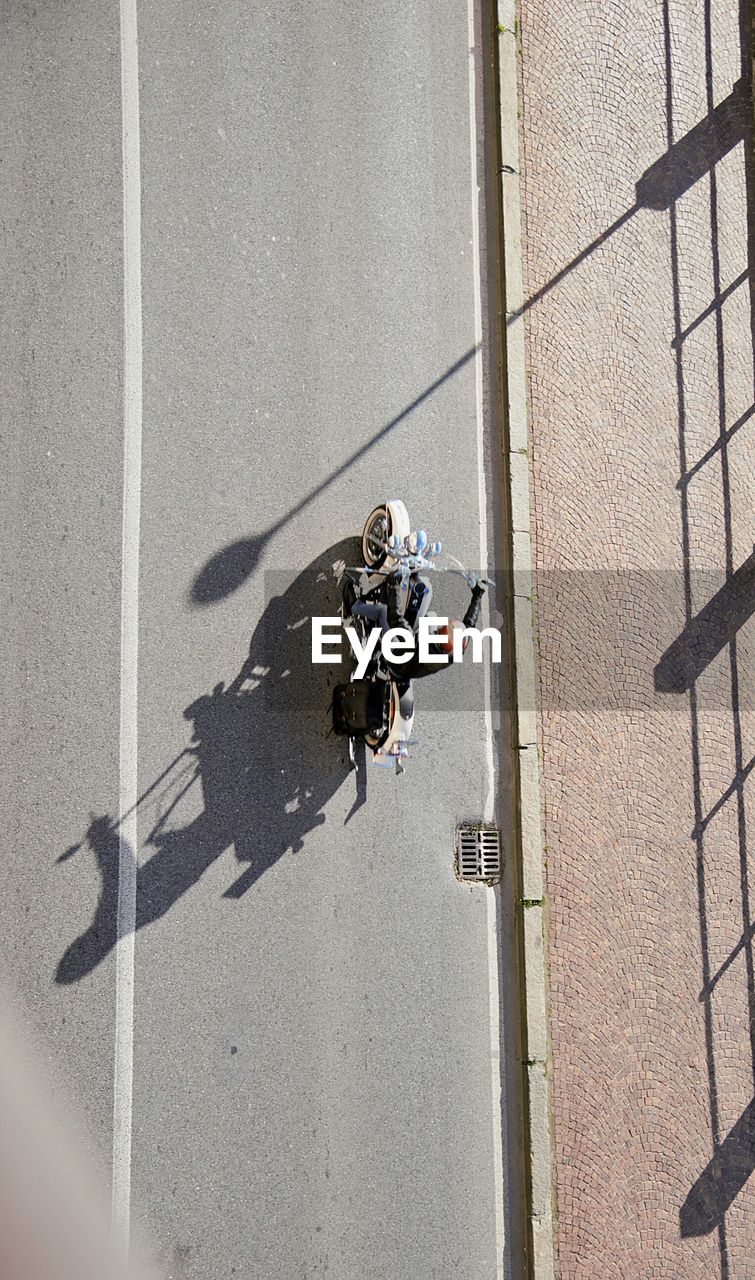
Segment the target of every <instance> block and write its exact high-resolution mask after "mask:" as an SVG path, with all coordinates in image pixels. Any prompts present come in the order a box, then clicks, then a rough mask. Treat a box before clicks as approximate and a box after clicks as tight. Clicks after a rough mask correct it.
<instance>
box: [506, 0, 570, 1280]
mask: <svg viewBox="0 0 755 1280" xmlns="http://www.w3.org/2000/svg"><path fill="white" fill-rule="evenodd" d="M517 9H518V6H517V5H516V3H515V0H496V5H495V9H494V17H495V20H496V23H497V30H496V32H495V33H494V38H495V47H496V64H497V66H496V73H497V83H496V86H495V88H496V96H497V100H498V111H499V116H498V130H499V136H498V143H499V155H500V165H501V167H502V171H501V173H500V174H499V186H498V198H499V210H500V219H501V224H502V229H503V255H502V256H503V262H502V271H501V276H502V280H501V289H502V302H503V306H502V315H501V329H502V332H501V356H502V384H503V421H504V450H505V454H506V458H505V461H506V470H507V483H508V491H509V492H508V498H509V513H510V514H509V519H510V527H509V530H508V533H509V538H510V551H511V556H512V570H513V572H512V582H513V608H512V624H513V651H514V652H513V667H514V686H515V696H514V707H513V710H514V717H515V728H514V733H515V751H514V755H515V760H516V771H517V778H516V783H517V792H518V805H517V830H516V848H517V855H518V857H519V859H520V872H521V903H520V905H521V917H520V927H521V936H522V956H523V975H522V978H523V1004H524V1010H523V1022H524V1043H525V1069H526V1074H525V1116H524V1124H525V1148H526V1150H525V1155H526V1162H527V1176H528V1183H529V1185H528V1188H527V1190H528V1197H527V1198H528V1217H529V1224H528V1226H529V1230H528V1235H529V1250H528V1253H529V1263H528V1272H529V1275H530V1277H531V1280H553V1277H554V1274H555V1271H554V1268H555V1242H554V1227H555V1214H554V1185H555V1178H554V1154H553V1139H552V1134H553V1125H552V1102H551V1055H550V1036H549V1028H548V1008H549V1000H548V960H547V939H546V911H547V903H546V897H545V890H544V880H545V876H544V845H543V834H542V820H541V807H540V768H539V759H538V747H537V715H536V707H537V703H536V692H537V660H536V646H535V618H534V611H533V605H532V599H531V594H530V591H531V587H530V584H531V581H532V569H533V565H532V543H533V536H534V528H533V525H532V516H531V510H530V493H529V458H530V453H529V448H530V442H529V429H528V420H527V396H526V372H525V345H524V319H523V314H522V306H523V302H524V295H523V284H522V246H521V234H522V233H521V206H520V174H519V112H518V100H519V94H518V79H517V77H518V51H517V32H518V23H517V19H516V12H517Z"/></svg>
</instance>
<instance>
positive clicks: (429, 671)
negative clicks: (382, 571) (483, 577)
mask: <svg viewBox="0 0 755 1280" xmlns="http://www.w3.org/2000/svg"><path fill="white" fill-rule="evenodd" d="M484 594H485V589H484V587H473V589H472V598H471V600H470V601H469V605H468V607H467V612H466V613H465V614H464V617H463V618H462V624H463V626H465V627H476V626H477V620H478V618H479V616H480V602H481V600H482V597H483V596H484ZM386 603H387V605H388V626H389V627H391V628H393V627H401V628H403V629H404V630H405V631H408V632H410V634H412V635H415V633H414V631H413V628H412V627H411V626H410V625H409V623H408V622H407V620H406V618H405V617H404V615H403V613H402V612H401V584H400V582H399V579H398V578H396V577H391V578H389V579H388V587H387V594H386ZM415 644H416V635H415ZM450 665H451V655H450V654H449V655H448V662H420V660H419V654H418V652H417V650H416V649H415V652H414V654H413V655H412V657H411V658H410V659H409V661H408V662H397V663H395V664H394V663H388V666H389V669H390V671H391V673H392V674H393V676H394V677H395V679H397V680H417V679H419V678H421V677H422V676H431V675H434V674H435V672H436V671H443V670H444V669H445V668H446V667H447V666H450Z"/></svg>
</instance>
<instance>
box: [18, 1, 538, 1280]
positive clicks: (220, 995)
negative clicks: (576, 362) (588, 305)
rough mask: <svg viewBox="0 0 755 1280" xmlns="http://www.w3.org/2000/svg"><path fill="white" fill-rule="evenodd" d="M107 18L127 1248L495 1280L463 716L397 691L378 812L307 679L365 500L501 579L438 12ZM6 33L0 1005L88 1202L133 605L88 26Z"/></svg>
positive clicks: (447, 17) (478, 932)
mask: <svg viewBox="0 0 755 1280" xmlns="http://www.w3.org/2000/svg"><path fill="white" fill-rule="evenodd" d="M138 21H139V51H138V56H139V87H140V113H139V133H140V141H141V218H142V223H141V238H140V243H141V272H142V276H141V295H142V307H143V316H142V334H141V340H142V352H143V379H142V389H143V419H142V431H141V448H142V466H141V480H140V512H141V530H140V540H139V560H138V570H139V576H138V627H139V630H138V639H139V649H138V732H139V746H138V786H139V790H140V792H142V793H143V792H147V795H146V798H145V799H144V800H143V802H142V803H141V804H140V807H139V850H138V858H139V864H140V870H139V879H138V892H137V901H136V926H137V928H136V935H135V942H134V960H133V991H134V1001H133V1018H132V1019H131V1018H129V1027H128V1030H129V1034H130V1033H131V1032H132V1033H133V1090H132V1093H131V1095H130V1097H128V1098H127V1099H126V1101H127V1103H128V1115H129V1117H130V1119H131V1123H132V1130H131V1143H130V1160H129V1165H130V1171H131V1202H130V1214H131V1220H132V1223H133V1226H134V1230H135V1231H136V1232H137V1233H138V1234H140V1235H143V1236H144V1237H145V1238H146V1239H147V1240H148V1241H149V1246H148V1247H149V1249H150V1251H151V1253H152V1254H153V1255H154V1257H155V1258H156V1259H157V1260H158V1262H159V1263H160V1265H161V1267H162V1269H163V1272H164V1274H165V1275H166V1276H168V1277H172V1278H173V1280H211V1278H214V1277H220V1276H229V1275H236V1276H238V1277H244V1278H246V1277H249V1280H253V1278H254V1280H257V1278H259V1280H278V1278H279V1277H280V1278H281V1280H284V1278H285V1280H289V1278H293V1277H323V1276H328V1277H333V1278H334V1280H362V1278H364V1280H402V1278H403V1277H410V1276H411V1277H414V1278H416V1280H430V1278H431V1277H443V1278H445V1277H453V1280H464V1278H467V1277H468V1278H469V1280H487V1278H488V1277H490V1278H491V1280H493V1278H494V1277H497V1276H498V1275H503V1274H504V1273H505V1274H507V1275H511V1276H518V1275H519V1274H521V1273H520V1271H519V1270H518V1267H519V1265H520V1262H519V1260H518V1252H517V1251H518V1225H517V1223H518V1214H519V1211H520V1205H519V1187H518V1185H512V1180H511V1177H510V1172H511V1170H512V1169H514V1168H515V1167H516V1153H515V1151H513V1150H512V1148H513V1147H515V1145H516V1135H509V1136H508V1137H507V1126H506V1123H505V1120H504V1121H502V1116H501V1112H500V1108H499V1106H498V1101H497V1098H496V1097H495V1070H494V1067H495V1057H496V1054H497V1053H498V1050H499V1047H500V1046H499V1037H498V1033H497V1030H496V1017H497V1014H496V1017H493V1018H492V1019H491V986H490V978H491V969H492V971H493V973H498V972H499V970H500V976H501V978H502V991H501V994H502V998H503V1003H504V1008H505V1009H506V1008H507V1001H510V1000H511V999H513V995H512V993H513V990H514V988H515V985H516V984H515V982H514V980H513V978H512V977H511V964H510V958H509V941H508V933H507V911H506V906H505V895H504V899H503V905H501V903H499V904H498V906H499V916H500V922H501V923H502V926H503V934H504V943H503V949H502V955H501V956H499V957H496V953H495V948H494V946H493V944H492V942H491V938H492V937H493V934H492V929H491V916H492V914H494V913H492V912H491V909H490V902H489V893H488V891H486V890H483V889H479V890H474V891H470V890H469V889H464V888H461V887H460V886H459V885H458V884H457V883H456V882H455V881H454V878H453V871H452V839H453V830H454V826H455V824H456V822H458V821H459V820H461V819H464V818H474V817H477V816H479V815H481V813H482V812H483V809H484V806H485V802H486V796H487V794H488V789H489V786H490V784H491V779H490V776H489V772H488V762H487V743H486V703H490V701H491V698H490V695H489V694H488V693H487V692H486V687H485V685H484V682H483V676H482V672H481V671H480V670H477V669H467V668H465V669H464V670H463V671H454V672H451V673H449V674H448V676H443V677H438V678H437V679H436V680H433V681H429V682H425V685H423V686H422V687H421V689H419V690H418V713H417V720H416V734H417V738H418V743H417V746H416V748H415V750H414V758H413V760H412V762H411V764H410V766H409V770H408V772H407V773H406V775H405V776H404V777H403V778H401V779H398V780H397V779H394V778H393V777H391V776H389V775H387V774H383V773H382V772H380V771H377V770H373V771H372V773H370V774H369V776H367V777H366V779H365V778H363V779H362V780H361V781H357V780H356V779H355V776H354V774H353V773H351V774H350V773H349V772H348V768H347V761H346V760H345V756H344V752H343V750H342V749H341V745H340V744H339V743H338V742H337V741H334V740H333V739H332V738H327V737H326V732H327V727H328V714H327V707H328V702H329V696H330V695H329V689H330V684H331V683H332V682H333V680H334V679H335V678H337V676H338V673H337V671H336V670H335V669H328V668H313V667H312V665H311V663H310V661H309V626H308V618H309V616H310V615H311V614H312V613H322V614H328V613H331V612H333V611H334V609H335V605H336V599H337V593H336V586H335V580H336V573H337V566H338V565H339V564H340V563H342V562H344V561H345V562H347V563H355V562H356V556H357V550H356V544H355V541H354V538H355V535H357V534H358V533H359V532H360V530H361V526H362V523H363V521H364V518H365V516H366V514H367V513H368V511H369V510H370V509H371V508H372V507H373V506H374V505H375V504H376V502H379V501H381V500H383V499H384V498H385V497H386V496H394V495H395V496H400V497H402V498H403V499H404V501H405V502H406V503H407V506H408V508H409V511H410V514H412V515H413V516H414V519H415V521H416V522H417V523H421V524H423V525H424V526H426V527H427V528H428V529H430V531H431V533H432V534H433V536H437V537H440V538H442V539H443V540H444V542H445V543H446V545H447V546H448V548H449V549H450V550H452V551H453V552H454V554H455V555H457V556H458V557H459V558H460V559H461V560H462V561H463V562H465V563H468V564H472V565H477V564H479V563H480V560H481V558H484V559H485V560H486V563H487V566H488V567H495V565H496V563H497V558H496V556H495V554H494V552H493V551H492V550H491V545H492V543H493V541H494V539H495V537H496V528H497V526H496V520H495V511H494V510H493V508H494V507H495V476H494V468H493V467H492V464H491V463H490V459H487V462H486V461H485V456H486V455H487V454H488V453H490V452H491V450H492V446H491V445H490V443H489V440H488V439H487V436H485V437H484V438H483V444H482V454H483V463H484V464H485V473H484V474H485V476H486V477H487V478H486V479H485V478H484V479H483V482H482V487H481V481H480V466H481V458H480V443H479V433H480V421H479V419H480V412H481V408H480V406H479V405H478V393H477V386H476V376H477V371H478V363H477V359H476V358H475V356H474V347H475V343H476V322H475V273H476V271H478V270H480V268H479V265H478V262H477V260H476V256H475V253H474V228H473V216H472V209H473V199H472V196H473V178H472V158H471V149H470V81H469V33H468V25H467V13H466V9H464V8H460V7H459V6H457V5H453V4H451V3H450V0H444V3H443V4H442V5H441V6H440V7H438V6H437V5H435V6H432V7H429V6H428V7H425V6H421V5H414V4H404V3H398V0H396V2H394V3H381V4H376V5H370V6H366V7H362V6H342V5H336V4H335V3H331V2H324V3H319V4H316V5H311V4H309V5H303V4H287V5H282V6H281V5H278V6H273V5H269V6H263V5H251V4H244V3H229V4H227V5H224V6H221V7H218V6H215V7H210V8H208V7H207V6H204V5H199V4H196V3H193V2H190V3H186V2H185V0H184V2H182V3H181V4H178V3H177V2H176V0H166V3H164V4H161V5H159V6H157V5H152V6H149V5H146V4H145V5H142V6H140V8H139V10H138ZM3 28H4V38H3V39H2V41H0V48H1V49H2V52H1V53H0V59H1V60H2V62H1V64H0V94H2V97H3V100H4V102H3V105H4V108H5V110H4V112H3V114H4V116H5V118H6V119H10V120H11V121H12V128H11V130H10V136H9V144H8V146H7V147H6V149H5V153H4V155H3V184H2V187H3V189H2V193H1V197H0V198H1V200H2V218H3V228H4V253H5V255H6V268H7V279H8V282H9V283H8V292H7V294H6V307H5V314H4V319H3V326H4V330H3V338H4V347H5V350H6V354H7V355H9V356H10V357H11V358H10V360H9V361H8V369H7V371H6V372H9V373H10V377H8V378H7V379H6V383H5V388H4V392H3V394H4V398H5V406H4V413H3V418H4V422H5V425H6V432H5V433H4V434H5V435H6V441H7V443H6V459H7V461H8V463H9V465H8V469H7V471H6V481H5V486H4V488H5V497H6V505H5V512H6V514H5V518H4V522H3V524H4V536H3V539H2V548H1V550H0V555H1V556H2V561H1V562H0V563H2V574H3V584H4V593H5V599H6V608H5V611H4V613H5V621H6V626H5V628H4V635H3V672H4V684H3V687H4V689H5V698H6V705H5V715H4V716H3V717H2V723H0V735H1V741H2V747H3V756H4V767H3V782H2V785H3V825H4V840H3V845H4V856H3V859H2V869H1V870H0V877H1V886H0V894H1V900H2V908H1V910H2V929H3V939H4V961H5V963H4V966H3V967H4V969H5V970H6V972H7V974H8V975H9V978H10V983H11V986H12V988H13V989H14V990H15V992H16V993H17V995H18V997H19V998H20V999H21V1001H22V1003H23V1006H24V1009H25V1010H26V1012H27V1014H28V1018H29V1022H30V1024H31V1025H32V1026H33V1027H34V1029H35V1031H36V1033H37V1034H38V1035H39V1036H40V1038H41V1040H42V1043H44V1045H45V1048H46V1051H47V1053H48V1054H49V1059H50V1065H51V1069H52V1070H53V1072H54V1074H55V1077H56V1079H57V1080H58V1081H59V1082H60V1083H59V1088H60V1092H61V1095H62V1096H63V1097H64V1098H65V1099H66V1104H67V1105H68V1104H69V1103H70V1105H72V1106H73V1107H74V1108H75V1109H76V1110H77V1112H78V1113H79V1114H80V1116H81V1128H82V1132H83V1134H84V1143H85V1146H86V1147H87V1148H88V1150H89V1153H90V1156H91V1158H92V1159H93V1161H94V1162H95V1165H96V1167H97V1168H98V1169H99V1170H100V1172H101V1176H102V1181H103V1183H107V1184H108V1185H109V1183H110V1179H111V1165H112V1159H113V1154H112V1153H113V1104H114V1090H115V1092H116V1094H118V1091H119V1089H120V1090H121V1096H120V1105H121V1106H123V1105H124V1095H123V1093H122V1073H121V1075H120V1076H119V1077H118V1079H117V1080H116V1081H115V1083H114V1073H115V1066H116V1064H115V1061H114V1058H115V1057H117V1055H118V1053H121V1052H122V1050H123V1039H122V1036H121V1039H119V1038H118V1036H117V1035H116V989H117V987H118V984H119V982H121V976H119V974H121V971H120V970H119V969H117V966H116V963H115V950H116V948H115V945H114V944H115V940H116V939H115V919H116V910H117V902H118V887H119V853H118V835H117V828H116V826H115V825H114V824H115V822H116V820H117V818H118V815H119V803H120V800H119V777H120V772H119V771H120V770H122V758H121V756H120V752H121V750H122V738H123V722H122V718H123V711H122V703H121V697H122V692H123V691H122V688H121V669H120V661H121V659H120V645H121V630H122V625H123V617H122V610H125V611H126V612H127V613H128V611H129V610H132V611H133V605H134V601H133V600H132V599H130V598H126V599H125V600H124V601H122V598H121V588H122V581H123V563H122V550H121V533H122V506H123V485H124V473H123V407H122V401H123V378H124V356H123V342H124V339H123V327H124V286H123V244H124V233H123V227H122V182H123V174H122V162H121V81H120V39H121V37H120V32H119V14H118V10H117V8H116V7H115V6H111V7H110V8H109V9H107V10H106V11H104V10H103V8H102V6H98V5H95V4H94V3H93V0H78V2H77V3H75V4H73V5H66V6H65V7H63V6H39V7H37V8H36V9H33V8H30V7H18V8H14V9H13V11H12V12H10V11H9V10H5V11H4V13H3ZM477 71H478V76H479V59H478V64H477ZM482 275H483V286H484V275H485V271H484V265H483V268H482ZM483 304H484V292H483ZM483 310H484V307H483ZM484 363H485V362H484V361H483V365H484ZM483 390H484V391H485V392H487V391H488V390H489V388H487V385H486V386H485V387H484V388H483ZM485 403H487V400H485ZM407 410H409V412H407ZM486 430H487V433H488V435H491V436H492V435H494V424H493V423H491V422H487V424H486ZM486 487H487V499H486V506H487V505H490V507H491V510H490V511H486V512H481V509H480V502H481V498H480V494H481V492H482V493H485V491H486ZM481 528H483V529H487V534H486V535H485V537H486V538H487V541H488V543H489V544H490V545H488V547H487V550H485V547H484V546H483V550H482V551H481ZM131 567H132V568H133V567H134V566H133V564H132V565H131ZM444 592H445V594H444ZM454 592H456V594H454ZM439 594H440V598H441V601H442V602H443V603H444V604H445V603H446V602H448V604H449V607H450V608H451V609H452V611H453V610H455V608H456V606H458V605H461V606H462V607H463V603H464V598H463V594H462V595H460V594H459V592H458V588H452V587H449V586H448V585H447V584H444V585H443V587H442V588H440V589H439ZM134 617H135V614H134ZM245 662H246V664H247V665H246V667H245V668H244V664H245ZM242 668H244V672H243V674H245V675H249V674H250V673H251V678H247V679H244V680H243V682H242V678H241V677H242ZM498 697H499V691H498V690H497V688H494V689H493V694H492V699H493V702H494V703H495V704H496V705H495V706H493V722H494V725H495V724H497V720H498V711H497V699H498ZM153 784H154V785H153ZM493 785H494V787H495V788H496V792H498V791H500V790H502V791H504V792H505V777H504V778H501V777H498V776H496V777H495V778H493ZM503 817H505V813H504V814H503ZM65 855H67V856H65ZM122 873H123V868H122V866H121V874H122ZM493 994H494V996H495V988H494V989H493ZM119 1017H120V1018H121V1020H122V1018H123V1013H122V1008H121V1013H120V1014H119ZM507 1017H508V1014H506V1015H505V1016H504V1018H503V1048H504V1061H505V1060H506V1050H507V1048H509V1049H510V1047H511V1043H512V1041H511V1040H510V1039H509V1040H507V1036H508V1035H509V1032H508V1029H507V1028H508V1024H507ZM120 1031H121V1032H122V1031H123V1027H122V1026H121V1027H120ZM511 1036H512V1037H513V1031H512V1032H511ZM114 1045H115V1046H116V1048H115V1049H114ZM118 1046H120V1047H118ZM512 1055H513V1056H515V1054H513V1050H512ZM119 1081H120V1083H119ZM503 1084H504V1090H505V1091H506V1090H508V1094H509V1097H510V1099H511V1098H513V1094H514V1085H515V1081H514V1080H513V1077H512V1079H510V1080H509V1079H507V1077H506V1073H505V1072H504V1080H503ZM118 1105H119V1103H118V1099H117V1098H116V1109H117V1106H118ZM511 1107H512V1111H513V1110H515V1105H514V1103H513V1102H512V1103H511ZM502 1129H503V1152H502V1153H501V1151H500V1150H499V1149H498V1145H497V1144H498V1142H500V1135H501V1131H502ZM121 1150H122V1148H121ZM502 1171H503V1172H504V1173H505V1174H506V1176H504V1177H503V1187H501V1178H502Z"/></svg>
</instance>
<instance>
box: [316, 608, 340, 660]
mask: <svg viewBox="0 0 755 1280" xmlns="http://www.w3.org/2000/svg"><path fill="white" fill-rule="evenodd" d="M326 627H338V635H337V636H334V635H326V634H325V628H326ZM326 644H329V645H334V644H337V645H339V646H340V644H341V619H340V618H313V619H312V661H313V662H333V663H339V662H340V661H341V655H340V653H337V654H334V653H325V651H324V648H323V646H324V645H326Z"/></svg>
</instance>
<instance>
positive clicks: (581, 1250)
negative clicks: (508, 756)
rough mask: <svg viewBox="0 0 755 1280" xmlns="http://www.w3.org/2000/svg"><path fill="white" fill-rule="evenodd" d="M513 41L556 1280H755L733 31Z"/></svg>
mask: <svg viewBox="0 0 755 1280" xmlns="http://www.w3.org/2000/svg"><path fill="white" fill-rule="evenodd" d="M519 17H520V24H521V29H520V38H521V54H522V58H521V69H522V79H521V86H520V94H521V104H522V119H521V144H522V170H523V188H522V197H523V238H524V270H525V297H526V299H527V301H526V304H525V312H526V317H525V318H526V338H527V361H528V378H529V386H528V389H529V411H530V428H531V438H532V471H531V486H532V501H533V509H534V513H535V533H536V545H535V556H536V558H535V567H536V575H535V576H536V581H535V603H536V622H537V637H538V660H539V698H540V711H539V716H540V725H539V729H540V738H539V745H540V749H541V759H542V773H543V783H542V786H543V798H544V815H543V817H544V831H545V842H546V858H547V875H546V884H547V902H548V911H549V916H548V920H549V923H548V930H549V948H550V962H551V999H552V1009H551V1032H552V1048H553V1063H554V1075H553V1106H554V1134H555V1154H556V1211H557V1227H556V1244H557V1274H558V1275H559V1276H560V1277H561V1280H566V1278H567V1277H568V1278H569V1280H576V1278H579V1280H612V1278H613V1277H621V1278H622V1280H642V1278H643V1277H648V1278H650V1277H653V1278H656V1277H663V1278H664V1280H665V1278H668V1280H695V1278H696V1277H706V1280H709V1278H710V1277H719V1276H720V1277H721V1280H748V1278H750V1277H753V1276H755V1177H753V1176H751V1175H752V1172H753V1169H755V1101H754V1093H755V1024H754V1018H755V923H754V922H755V776H753V777H750V774H751V772H752V773H754V774H755V552H754V550H753V544H754V543H755V505H754V501H753V497H754V495H755V406H754V403H753V402H754V400H755V396H754V394H753V283H754V282H753V270H752V268H753V203H754V202H755V188H754V186H753V174H752V170H751V167H750V162H749V160H748V159H747V157H748V155H749V156H750V157H751V156H752V134H751V125H752V106H751V101H750V100H749V99H750V87H751V79H750V74H749V67H748V59H749V52H748V48H747V42H746V41H745V40H744V38H743V31H745V30H746V28H747V25H748V22H749V18H748V16H747V14H746V13H745V12H740V11H739V10H738V8H737V5H736V4H735V3H723V2H722V0H705V2H704V0H637V3H635V4H632V5H627V4H623V3H622V4H620V3H618V2H617V0H611V2H610V3H608V4H599V3H597V2H596V3H590V4H585V5H582V4H578V5H576V6H575V5H570V4H566V3H564V0H522V3H521V5H520V9H519ZM748 211H749V217H748ZM748 226H749V237H748Z"/></svg>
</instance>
